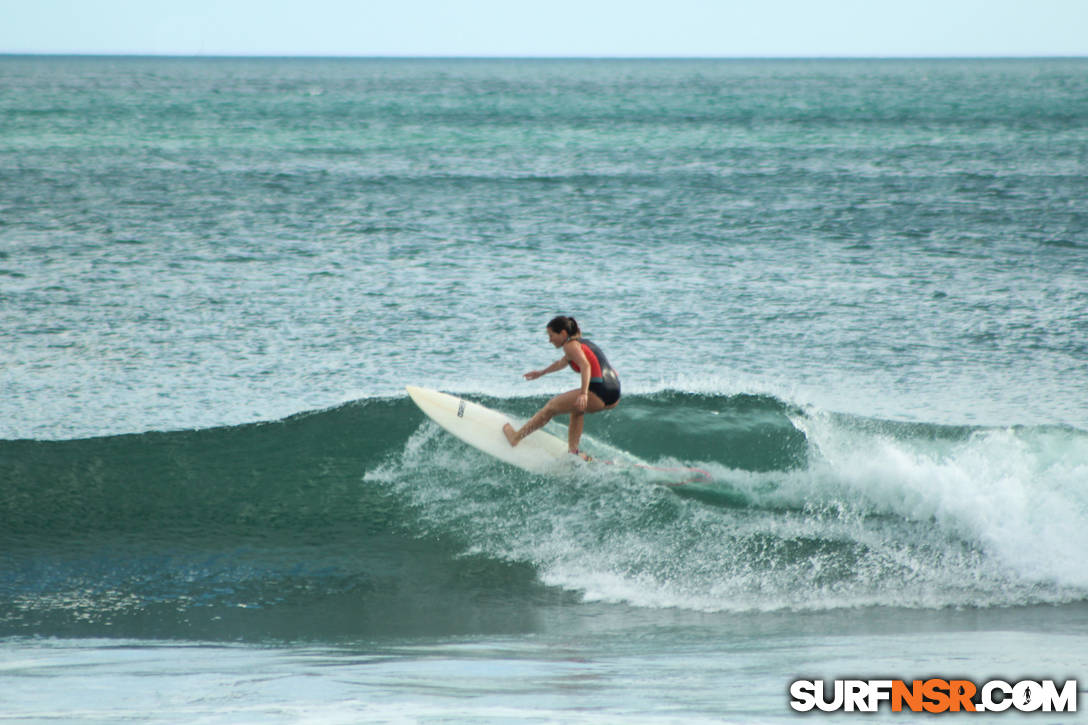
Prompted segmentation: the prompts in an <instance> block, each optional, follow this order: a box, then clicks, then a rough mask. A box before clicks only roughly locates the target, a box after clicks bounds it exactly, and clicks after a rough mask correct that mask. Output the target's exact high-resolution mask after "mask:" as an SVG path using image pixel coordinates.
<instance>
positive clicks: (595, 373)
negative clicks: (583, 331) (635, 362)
mask: <svg viewBox="0 0 1088 725" xmlns="http://www.w3.org/2000/svg"><path fill="white" fill-rule="evenodd" d="M576 341H577V342H578V343H579V344H581V346H582V353H584V354H585V356H586V360H588V361H589V390H590V392H593V393H596V395H597V397H598V398H600V399H601V400H602V401H603V402H604V404H605V405H614V404H615V403H616V402H617V401H619V399H620V376H619V375H618V374H617V373H616V371H615V370H614V369H613V368H612V366H611V365H609V364H608V358H606V357H605V356H604V353H603V352H601V348H599V347H597V346H596V345H595V344H594V343H592V342H590V341H589V340H582V339H580V338H579V339H576ZM568 362H569V363H570V366H571V368H573V370H574V372H576V373H580V372H582V370H581V368H579V367H578V366H577V365H576V364H575V362H574V361H573V360H570V361H568Z"/></svg>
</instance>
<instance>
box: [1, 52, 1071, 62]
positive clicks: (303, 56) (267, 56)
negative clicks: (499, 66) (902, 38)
mask: <svg viewBox="0 0 1088 725" xmlns="http://www.w3.org/2000/svg"><path fill="white" fill-rule="evenodd" d="M0 58H134V59H135V58H145V59H149V58H164V59H179V60H181V59H195V60H199V59H204V60H216V59H222V60H296V59H297V60H541V61H548V60H560V61H561V60H723V61H724V60H737V61H744V60H1085V59H1088V54H1085V55H1076V54H1069V55H1062V54H1058V55H1026V54H1025V55H426V54H395V55H381V54H374V55H360V54H346V53H345V54H336V53H333V54H319V53H314V54H309V53H293V54H278V53H180V52H179V53H149V52H137V51H119V52H105V51H93V52H84V51H73V52H67V51H65V52H54V51H43V52H38V51H26V52H22V51H20V52H7V51H0Z"/></svg>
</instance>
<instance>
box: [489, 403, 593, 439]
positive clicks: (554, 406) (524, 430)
mask: <svg viewBox="0 0 1088 725" xmlns="http://www.w3.org/2000/svg"><path fill="white" fill-rule="evenodd" d="M578 393H579V391H577V390H571V391H568V392H566V393H560V394H559V395H557V396H555V397H554V398H552V399H551V400H549V401H548V402H547V403H546V404H545V405H544V407H543V408H541V409H540V410H538V411H537V412H536V415H534V416H533V417H532V418H530V419H529V422H527V423H526V424H525V425H523V426H521V430H514V426H512V425H510V424H509V423H507V424H506V425H504V426H503V427H502V432H503V433H505V434H506V440H508V441H510V445H511V446H516V445H517V444H518V443H521V441H522V439H524V438H525V436H527V435H529V434H530V433H532V432H533V431H535V430H539V429H541V428H543V427H544V426H545V425H547V423H548V421H549V420H551V419H552V418H554V417H555V416H557V415H559V414H561V413H571V412H573V411H574V405H575V401H576V400H577V398H578Z"/></svg>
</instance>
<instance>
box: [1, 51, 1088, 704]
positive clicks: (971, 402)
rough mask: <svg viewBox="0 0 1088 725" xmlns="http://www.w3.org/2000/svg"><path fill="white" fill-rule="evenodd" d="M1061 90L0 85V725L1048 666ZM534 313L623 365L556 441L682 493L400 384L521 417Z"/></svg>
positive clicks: (1065, 518) (175, 75) (871, 72)
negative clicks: (548, 454)
mask: <svg viewBox="0 0 1088 725" xmlns="http://www.w3.org/2000/svg"><path fill="white" fill-rule="evenodd" d="M1086 99H1088V63H1086V62H1085V61H1083V60H1016V61H1011V60H1010V61H1004V60H992V61H989V60H988V61H860V60H858V61H514V60H487V61H483V60H459V61H449V60H346V59H345V60H320V59H307V60H285V59H180V58H171V59H164V58H46V57H42V58H30V57H4V58H0V322H2V324H0V330H2V335H3V338H4V343H5V344H4V345H2V346H0V370H2V373H0V375H2V380H3V391H4V394H3V395H2V396H0V406H2V411H0V412H2V414H0V691H2V692H3V693H4V694H3V696H2V698H0V702H2V703H3V705H2V707H0V719H4V718H7V719H11V720H16V721H26V722H44V721H47V720H53V719H57V718H60V719H62V720H67V721H76V722H115V721H117V720H119V719H133V720H136V721H142V722H167V721H177V720H178V719H179V718H180V719H183V720H184V719H188V720H202V721H207V722H250V721H262V722H280V721H282V722H306V721H318V722H325V721H337V722H339V721H381V722H403V721H463V722H481V721H484V722H492V721H493V722H509V721H533V720H534V719H535V720H543V721H563V722H614V721H615V720H616V719H618V718H623V719H625V720H632V721H635V722H680V721H683V722H697V721H703V720H706V721H722V720H725V721H729V722H769V721H777V720H785V719H787V718H789V719H791V720H792V718H793V713H792V711H791V710H790V709H789V707H788V698H787V688H788V684H789V682H790V681H792V680H793V679H797V678H799V677H808V676H814V675H817V674H819V675H826V676H827V677H829V678H834V677H855V676H866V677H868V676H872V677H882V676H895V677H902V678H904V679H911V678H914V677H922V676H930V675H934V674H945V675H949V676H953V675H954V676H964V677H968V678H970V679H974V680H977V681H982V680H985V679H987V678H990V677H993V676H999V675H1000V676H1003V677H1006V678H1007V679H1010V680H1017V679H1024V678H1035V679H1038V678H1041V677H1044V676H1048V677H1049V676H1052V677H1055V678H1065V677H1068V678H1079V679H1080V680H1081V681H1082V682H1083V681H1084V679H1085V676H1086V675H1085V672H1086V669H1088V660H1086V659H1085V656H1084V652H1085V651H1088V648H1086V647H1085V643H1086V636H1088V609H1086V606H1085V602H1086V597H1088V567H1086V565H1085V564H1084V562H1083V556H1082V552H1083V551H1084V550H1085V548H1086V547H1088V539H1086V538H1085V537H1086V534H1085V532H1086V531H1088V528H1086V524H1088V494H1086V493H1085V491H1086V488H1085V484H1086V483H1088V406H1086V404H1085V398H1084V396H1083V395H1081V394H1080V391H1081V389H1082V388H1083V381H1084V379H1085V377H1086V374H1088V367H1086V365H1088V363H1086V362H1085V361H1086V360H1088V356H1086V354H1085V353H1086V352H1088V233H1086V232H1088V202H1086V201H1085V199H1088V194H1086V193H1085V192H1086V190H1088V184H1086V169H1088V120H1086V119H1088V100H1086ZM559 313H566V314H573V315H575V316H576V317H577V318H578V319H579V321H580V322H581V323H582V326H583V328H584V329H585V330H586V331H587V333H589V334H591V335H592V337H593V339H594V340H595V341H597V342H598V343H599V344H600V345H601V346H602V348H604V349H605V350H606V351H607V353H608V357H609V359H610V360H611V361H612V362H613V364H614V365H615V366H616V367H617V368H618V370H619V372H620V375H621V377H622V379H623V387H624V393H625V397H624V399H623V401H621V403H620V406H619V407H617V408H616V409H615V410H612V411H609V412H607V413H604V414H600V415H595V416H591V417H590V418H588V420H587V436H588V438H587V441H586V446H587V448H589V449H590V450H593V449H594V448H596V449H597V450H600V451H615V450H619V451H623V452H626V453H628V454H630V455H633V456H637V457H638V458H640V459H642V460H645V461H648V462H650V463H652V464H654V465H659V466H698V467H700V468H703V469H705V470H707V471H708V472H709V473H710V474H711V478H712V480H711V481H709V482H705V483H699V484H692V485H687V486H681V487H674V488H670V487H664V486H660V485H654V483H655V482H654V481H653V480H652V477H650V478H648V477H647V476H645V475H643V474H642V473H640V472H632V471H621V470H611V471H607V470H606V471H600V470H597V471H587V472H583V474H582V475H578V476H573V477H558V478H549V477H540V476H532V475H529V474H526V473H524V472H521V471H517V470H514V469H510V468H508V467H506V466H504V465H503V464H501V463H498V462H496V461H493V460H491V459H489V458H487V457H486V456H484V455H483V454H480V453H477V452H475V451H473V450H471V449H469V448H467V447H466V446H464V445H463V444H461V443H460V442H458V441H456V440H455V439H453V438H452V437H450V436H448V435H447V434H445V433H443V432H442V431H441V430H440V429H438V428H437V427H435V426H433V425H432V424H430V423H429V422H427V421H426V419H425V418H424V416H423V415H422V414H421V413H420V412H419V411H418V410H417V409H416V408H415V407H414V405H413V404H412V403H411V401H410V400H409V399H408V398H407V397H406V396H405V394H404V392H403V386H404V385H405V384H422V385H427V386H430V387H435V388H440V389H444V390H448V391H452V392H456V393H458V394H462V395H465V396H467V397H470V398H472V399H473V400H476V401H478V402H482V403H484V404H486V405H488V406H491V407H495V408H498V409H501V410H504V411H507V412H509V413H511V414H514V415H520V416H527V415H529V414H531V413H532V412H533V410H535V409H536V408H537V407H539V406H540V405H541V404H542V403H543V402H544V401H545V400H547V398H548V396H550V395H552V394H554V393H556V392H560V391H561V390H565V389H568V388H569V387H573V386H574V384H575V382H576V378H574V376H572V375H567V376H566V377H564V375H563V374H557V375H554V376H547V377H545V378H544V379H542V380H540V381H537V382H532V383H528V382H525V381H523V380H522V379H521V373H523V372H525V371H526V370H530V369H534V368H539V367H543V366H544V365H546V364H547V363H549V362H551V361H552V360H553V359H554V357H555V356H556V353H555V351H554V350H553V349H551V347H550V345H548V344H547V340H546V338H545V336H544V332H543V328H544V324H545V323H546V322H547V320H548V319H550V317H552V316H553V315H554V314H559ZM560 433H561V431H560ZM269 683H272V684H269ZM149 693H159V694H158V695H155V696H152V695H151V694H149ZM847 717H848V716H845V715H844V716H843V718H844V719H846V718H847ZM829 719H831V720H834V719H835V718H834V717H831V718H829ZM877 719H881V720H884V719H903V716H901V715H898V714H895V715H893V714H892V713H890V712H884V713H883V714H882V715H880V716H878V718H877ZM1005 719H1010V720H1016V719H1017V716H1016V715H1015V714H1012V713H1010V714H1007V716H1006V717H1005ZM1062 721H1072V720H1071V719H1070V720H1062Z"/></svg>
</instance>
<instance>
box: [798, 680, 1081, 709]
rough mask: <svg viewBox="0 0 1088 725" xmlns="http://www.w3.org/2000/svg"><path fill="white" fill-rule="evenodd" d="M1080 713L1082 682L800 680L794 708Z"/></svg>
mask: <svg viewBox="0 0 1088 725" xmlns="http://www.w3.org/2000/svg"><path fill="white" fill-rule="evenodd" d="M884 703H887V704H888V705H889V706H890V707H891V710H892V712H902V711H904V710H906V711H908V712H929V713H943V712H1004V711H1006V710H1009V709H1010V708H1011V709H1013V710H1018V711H1020V712H1076V711H1077V681H1076V680H1066V681H1065V682H1064V683H1061V684H1059V683H1057V682H1056V681H1054V680H1021V681H1020V682H1015V683H1010V682H1006V681H1004V680H990V681H988V682H985V683H982V684H981V685H979V684H976V683H974V682H972V681H971V680H945V679H940V678H930V679H928V680H912V681H910V682H907V681H904V680H834V681H833V682H825V681H824V680H795V681H794V682H792V683H790V707H791V708H793V709H794V710H796V711H798V712H810V711H813V710H819V711H821V712H877V711H878V710H879V709H880V707H881V705H882V704H884Z"/></svg>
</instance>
